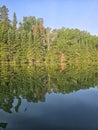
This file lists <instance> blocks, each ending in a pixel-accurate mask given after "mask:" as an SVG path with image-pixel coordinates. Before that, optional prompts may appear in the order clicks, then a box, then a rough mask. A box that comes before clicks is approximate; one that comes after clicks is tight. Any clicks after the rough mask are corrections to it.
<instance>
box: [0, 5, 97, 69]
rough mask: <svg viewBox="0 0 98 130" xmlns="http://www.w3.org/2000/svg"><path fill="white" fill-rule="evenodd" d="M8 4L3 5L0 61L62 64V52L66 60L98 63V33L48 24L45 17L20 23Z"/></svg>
mask: <svg viewBox="0 0 98 130" xmlns="http://www.w3.org/2000/svg"><path fill="white" fill-rule="evenodd" d="M8 12H9V10H8V9H7V7H6V6H2V7H0V61H1V63H7V62H9V63H13V64H17V63H20V64H22V63H28V64H30V65H32V64H36V63H45V64H47V63H48V64H49V63H50V64H55V63H56V64H59V63H60V54H61V52H63V53H64V54H65V56H66V64H67V65H71V66H76V67H77V66H85V65H91V64H92V65H97V64H98V37H97V36H92V35H90V33H88V32H86V31H80V30H79V29H69V28H61V29H55V30H51V29H50V28H49V27H47V28H45V27H44V23H43V19H42V18H35V17H34V16H28V17H23V20H22V22H20V23H19V24H18V27H17V16H16V13H15V12H14V14H13V20H12V21H11V20H9V18H8Z"/></svg>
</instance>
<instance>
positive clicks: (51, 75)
mask: <svg viewBox="0 0 98 130" xmlns="http://www.w3.org/2000/svg"><path fill="white" fill-rule="evenodd" d="M0 73H1V78H0V84H1V85H0V108H1V109H3V110H4V111H5V112H8V113H12V110H13V109H14V110H15V112H18V110H19V107H20V106H21V99H23V98H24V99H26V100H27V101H28V102H38V101H42V102H44V101H45V95H46V93H51V92H54V93H62V94H65V93H71V92H73V91H77V90H79V89H86V88H89V87H91V86H95V85H98V79H97V78H98V71H97V70H96V69H94V68H89V69H84V70H83V69H82V70H79V69H69V68H68V69H67V68H66V69H65V70H64V71H63V73H61V72H60V71H59V66H57V67H45V66H33V67H32V66H30V67H28V66H27V65H24V66H22V67H20V66H17V67H16V66H11V65H9V66H8V65H5V66H1V67H0ZM16 99H17V103H16V104H15V106H14V105H13V103H14V101H15V100H16ZM26 109H27V108H25V110H26Z"/></svg>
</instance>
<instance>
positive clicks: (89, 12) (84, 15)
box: [0, 0, 98, 35]
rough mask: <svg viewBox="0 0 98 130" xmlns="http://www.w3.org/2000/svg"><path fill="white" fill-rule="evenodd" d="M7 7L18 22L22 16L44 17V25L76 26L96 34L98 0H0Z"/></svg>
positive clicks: (97, 27) (97, 26)
mask: <svg viewBox="0 0 98 130" xmlns="http://www.w3.org/2000/svg"><path fill="white" fill-rule="evenodd" d="M2 5H6V6H7V8H8V9H9V18H10V19H11V20H12V17H13V13H14V12H16V15H17V19H18V22H19V21H22V18H23V16H35V17H37V18H43V19H44V25H45V27H47V26H48V27H51V28H53V29H54V28H61V27H66V28H78V29H80V30H85V31H88V32H90V33H91V34H93V35H98V0H0V6H2Z"/></svg>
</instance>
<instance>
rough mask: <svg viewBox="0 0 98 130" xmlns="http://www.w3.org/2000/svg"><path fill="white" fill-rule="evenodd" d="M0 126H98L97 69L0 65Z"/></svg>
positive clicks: (49, 129)
mask: <svg viewBox="0 0 98 130" xmlns="http://www.w3.org/2000/svg"><path fill="white" fill-rule="evenodd" d="M0 74H1V75H0V76H1V77H0V130H3V129H4V130H41V129H42V130H98V70H97V69H93V68H89V69H84V70H82V69H81V70H78V69H71V68H70V69H65V71H64V72H63V73H62V72H60V71H59V67H57V68H56V67H43V66H42V67H28V66H22V67H21V66H19V67H15V66H1V67H0Z"/></svg>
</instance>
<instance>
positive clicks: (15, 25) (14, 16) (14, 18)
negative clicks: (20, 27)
mask: <svg viewBox="0 0 98 130" xmlns="http://www.w3.org/2000/svg"><path fill="white" fill-rule="evenodd" d="M12 24H13V29H14V30H16V28H17V16H16V13H15V12H14V14H13V21H12Z"/></svg>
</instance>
